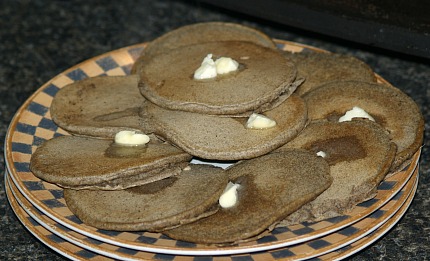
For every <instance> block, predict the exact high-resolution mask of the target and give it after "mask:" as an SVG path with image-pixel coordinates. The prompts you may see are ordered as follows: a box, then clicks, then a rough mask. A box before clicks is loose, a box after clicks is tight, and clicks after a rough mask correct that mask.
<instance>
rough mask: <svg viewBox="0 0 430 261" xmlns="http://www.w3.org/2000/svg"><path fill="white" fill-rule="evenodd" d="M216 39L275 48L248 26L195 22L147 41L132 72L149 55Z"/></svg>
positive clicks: (273, 44) (271, 41)
mask: <svg viewBox="0 0 430 261" xmlns="http://www.w3.org/2000/svg"><path fill="white" fill-rule="evenodd" d="M218 41H248V42H253V43H255V44H259V45H262V46H265V47H269V48H273V49H275V48H276V44H275V43H274V42H273V40H272V39H271V38H270V37H269V36H267V35H266V34H264V33H263V32H261V31H259V30H256V29H254V28H251V27H248V26H244V25H241V24H235V23H226V22H205V23H196V24H191V25H185V26H182V27H179V28H177V29H175V30H172V31H169V32H167V33H165V34H163V35H161V36H160V37H158V38H156V39H154V40H153V41H151V42H149V43H148V44H147V45H146V46H145V49H144V50H143V52H142V54H141V55H140V57H139V58H138V59H137V61H136V62H135V63H134V65H133V68H132V73H139V71H140V68H141V65H142V61H143V60H144V59H148V58H149V57H152V56H156V55H158V54H162V53H164V52H166V51H169V50H172V49H175V48H178V47H182V46H186V45H191V44H198V43H206V42H218Z"/></svg>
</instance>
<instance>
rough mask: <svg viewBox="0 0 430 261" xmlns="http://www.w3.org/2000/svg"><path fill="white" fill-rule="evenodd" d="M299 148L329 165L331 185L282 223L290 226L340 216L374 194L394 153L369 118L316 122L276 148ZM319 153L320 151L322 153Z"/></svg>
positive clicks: (384, 135) (383, 131) (382, 131)
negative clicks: (331, 178) (320, 158)
mask: <svg viewBox="0 0 430 261" xmlns="http://www.w3.org/2000/svg"><path fill="white" fill-rule="evenodd" d="M291 148H301V149H306V150H308V151H311V152H312V153H314V154H315V155H318V154H319V155H321V157H322V158H324V160H326V161H327V162H328V164H329V165H330V174H331V176H332V177H333V184H332V185H331V186H330V187H329V188H328V189H327V190H326V191H324V192H323V193H322V194H321V195H319V196H318V197H317V198H316V199H315V200H313V201H312V202H309V203H308V204H306V205H304V206H303V207H302V208H300V209H299V210H298V211H297V212H295V213H293V214H291V215H290V216H289V217H288V218H286V220H284V221H283V222H282V224H283V225H290V224H295V223H300V222H304V221H307V222H314V221H319V220H322V219H326V218H331V217H335V216H340V215H343V214H345V213H346V212H347V211H348V210H350V209H352V208H353V207H354V206H356V205H357V204H358V203H360V202H363V201H365V200H368V199H370V198H372V197H374V196H375V193H376V191H377V186H378V185H379V183H380V182H381V181H382V180H383V179H384V177H385V176H386V174H387V173H388V172H389V170H390V167H391V164H392V162H393V160H394V156H395V154H396V145H395V144H394V143H393V142H391V140H390V137H389V136H388V133H387V131H386V130H385V129H383V128H382V127H381V126H380V125H378V124H376V123H374V122H372V121H368V120H366V121H364V120H352V121H347V122H341V123H339V122H327V121H318V122H313V123H310V124H309V125H308V126H307V127H306V128H305V129H304V130H303V131H302V132H301V133H300V134H299V135H298V136H297V137H296V138H295V139H293V140H292V141H290V142H289V143H287V144H286V145H284V146H282V147H281V148H279V149H278V150H276V151H282V150H284V149H291ZM321 152H322V153H323V154H322V153H321Z"/></svg>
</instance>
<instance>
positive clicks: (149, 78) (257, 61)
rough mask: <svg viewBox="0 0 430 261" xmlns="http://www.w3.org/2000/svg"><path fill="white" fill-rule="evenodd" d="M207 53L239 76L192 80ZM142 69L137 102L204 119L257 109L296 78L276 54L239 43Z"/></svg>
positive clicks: (166, 56)
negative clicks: (231, 63)
mask: <svg viewBox="0 0 430 261" xmlns="http://www.w3.org/2000/svg"><path fill="white" fill-rule="evenodd" d="M208 53H212V54H213V55H214V57H215V59H216V57H220V56H226V57H230V58H233V59H234V60H236V61H237V62H238V63H239V64H240V65H239V70H238V71H237V72H232V73H229V74H226V75H221V76H218V77H216V78H215V79H206V80H195V79H194V78H193V74H194V71H195V70H196V69H197V68H199V67H200V64H201V63H202V60H203V58H204V57H206V55H207V54H208ZM144 63H145V64H144V66H143V67H142V70H141V73H140V82H139V88H140V91H141V93H142V95H143V96H145V97H146V98H147V99H148V100H150V101H151V102H153V103H155V104H157V105H159V106H161V107H164V108H168V109H173V110H183V111H190V112H199V113H207V114H239V113H242V112H246V111H251V110H254V109H257V108H259V107H260V106H262V105H263V104H266V103H269V102H271V101H273V100H275V99H276V98H278V97H279V95H281V94H283V93H286V92H288V90H289V88H292V83H293V81H294V79H295V77H296V69H295V66H294V64H293V63H291V62H290V61H289V60H288V59H287V58H285V57H284V55H282V53H281V52H280V51H278V50H274V49H270V48H267V47H262V46H261V45H256V44H253V43H250V42H240V41H224V42H211V43H202V44H195V45H188V46H184V47H180V48H176V49H174V50H171V51H170V52H166V53H163V54H160V55H157V56H156V57H155V58H153V59H148V60H145V62H144ZM294 88H295V87H294ZM290 93H291V92H290Z"/></svg>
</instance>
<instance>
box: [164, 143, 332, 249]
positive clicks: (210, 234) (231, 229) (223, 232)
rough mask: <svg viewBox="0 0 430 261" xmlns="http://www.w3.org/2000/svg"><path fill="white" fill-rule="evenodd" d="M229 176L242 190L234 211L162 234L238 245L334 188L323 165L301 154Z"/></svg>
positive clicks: (251, 163)
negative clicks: (329, 188)
mask: <svg viewBox="0 0 430 261" xmlns="http://www.w3.org/2000/svg"><path fill="white" fill-rule="evenodd" d="M227 172H228V174H229V177H230V179H231V180H232V181H233V183H236V184H240V186H239V188H238V190H237V192H238V202H237V203H236V205H235V206H233V207H231V208H220V210H219V211H218V212H217V213H215V214H214V215H212V216H209V217H207V218H205V219H201V220H198V221H196V222H193V223H190V224H187V225H183V226H180V227H177V228H174V229H171V230H166V231H164V233H165V234H166V235H168V236H169V237H171V238H174V239H177V240H183V241H189V242H194V243H205V244H206V243H209V244H211V243H218V244H219V243H238V242H240V241H243V240H245V239H247V238H250V237H255V236H257V235H259V234H260V233H261V232H263V231H265V230H266V229H269V227H271V226H272V225H273V224H275V223H277V222H278V221H279V220H281V219H283V218H285V217H286V216H287V215H288V214H290V213H292V212H293V211H295V210H297V209H298V208H299V207H300V206H302V205H303V204H305V203H307V202H309V201H311V200H313V199H314V198H315V197H316V196H318V195H319V194H320V193H321V192H323V191H324V190H325V189H327V188H328V187H329V186H330V184H331V182H332V178H331V176H330V174H329V166H328V164H327V162H326V161H325V160H323V159H322V158H319V157H317V156H316V155H314V154H312V153H309V152H307V151H304V150H297V149H293V150H289V151H284V152H280V153H270V154H267V155H264V156H262V157H258V158H255V159H251V160H246V161H241V162H240V163H238V164H235V165H233V166H232V167H230V168H229V169H227Z"/></svg>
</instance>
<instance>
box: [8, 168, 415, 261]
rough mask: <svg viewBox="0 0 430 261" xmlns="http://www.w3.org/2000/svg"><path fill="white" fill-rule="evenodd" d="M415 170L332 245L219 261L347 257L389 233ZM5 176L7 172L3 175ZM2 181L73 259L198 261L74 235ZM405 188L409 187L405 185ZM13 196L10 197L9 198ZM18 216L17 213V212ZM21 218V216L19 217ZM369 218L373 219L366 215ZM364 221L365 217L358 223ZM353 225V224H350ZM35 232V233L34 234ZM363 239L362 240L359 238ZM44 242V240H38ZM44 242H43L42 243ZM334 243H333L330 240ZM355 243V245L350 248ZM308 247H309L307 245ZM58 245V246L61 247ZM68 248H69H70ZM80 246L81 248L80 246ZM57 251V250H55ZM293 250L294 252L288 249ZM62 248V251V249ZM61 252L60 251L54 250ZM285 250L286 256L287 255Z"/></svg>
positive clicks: (411, 194) (411, 187)
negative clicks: (391, 196)
mask: <svg viewBox="0 0 430 261" xmlns="http://www.w3.org/2000/svg"><path fill="white" fill-rule="evenodd" d="M418 175H419V174H418V171H415V174H414V177H413V178H412V179H411V180H410V181H409V182H408V184H407V185H406V186H405V188H403V190H402V191H401V192H399V194H400V195H398V196H396V197H397V202H395V203H393V201H391V202H390V203H387V205H386V206H384V207H382V208H381V209H380V211H384V212H385V213H384V214H383V215H376V218H374V220H373V221H372V222H371V223H370V224H368V225H369V226H367V225H366V226H365V227H362V228H361V229H360V231H358V232H357V233H354V234H352V235H350V236H348V237H346V238H343V239H341V240H339V241H338V242H336V243H334V244H331V245H330V246H325V247H323V248H321V249H314V250H313V251H309V252H308V251H307V248H306V247H305V248H303V246H293V247H286V248H283V249H276V250H274V251H270V252H267V253H251V254H249V255H236V256H223V257H222V260H232V261H233V260H236V259H239V258H241V257H242V258H245V257H247V259H246V260H277V259H278V258H282V259H283V260H303V259H309V258H312V260H331V259H332V258H333V257H334V256H336V259H337V258H339V257H346V256H349V255H351V254H353V253H356V252H358V251H359V250H361V249H363V248H364V247H366V246H367V245H368V244H370V243H372V242H374V241H375V240H376V239H378V238H380V237H382V236H383V235H384V234H385V233H386V232H388V231H389V230H390V229H391V228H392V227H393V226H394V224H396V223H397V222H398V220H399V219H400V218H401V216H403V215H404V214H405V212H406V209H407V208H408V207H409V205H410V203H411V201H412V199H413V197H414V195H415V192H416V189H417V184H418ZM6 176H7V174H6ZM5 184H6V187H7V190H8V191H7V194H8V198H9V201H12V200H13V201H16V202H15V203H18V205H17V204H12V202H11V205H13V208H14V211H15V212H16V213H17V212H19V211H17V209H20V210H24V212H25V214H26V216H28V218H30V219H32V220H33V221H34V222H31V223H30V224H28V223H26V224H24V225H25V226H26V227H27V229H28V230H30V232H32V230H35V229H36V226H42V227H43V228H44V229H45V230H46V231H47V232H45V233H44V234H45V235H46V233H52V235H50V236H49V237H51V238H54V239H55V238H57V237H58V238H61V239H58V238H57V239H56V241H55V240H51V241H53V242H48V244H49V245H48V246H49V247H50V248H55V247H56V244H59V243H58V242H61V243H64V242H68V243H72V244H76V245H78V247H79V249H78V251H75V252H74V253H68V252H69V251H66V254H67V256H69V257H73V258H72V259H75V257H76V256H79V257H82V258H85V259H86V260H91V259H92V258H93V257H95V255H96V254H97V255H102V256H99V257H105V256H107V257H109V258H114V259H118V260H149V259H160V258H161V259H166V260H183V261H186V260H198V259H196V258H195V257H191V256H185V257H184V256H167V255H163V256H157V254H154V253H151V252H143V251H129V250H127V249H123V248H121V247H117V246H112V245H107V244H105V243H103V242H97V241H95V240H89V239H88V238H85V237H82V235H79V234H76V233H74V232H73V231H71V230H68V229H66V228H65V227H63V226H58V224H56V222H55V221H53V220H51V219H49V217H47V216H46V215H44V214H43V213H40V212H38V211H37V209H36V208H35V207H34V206H32V205H31V203H29V202H28V201H27V200H26V199H25V197H23V196H22V195H21V194H20V192H19V191H18V190H17V188H16V187H14V184H13V182H12V181H10V178H7V177H5ZM406 187H408V188H406ZM11 197H12V198H13V199H10V198H11ZM17 215H19V213H17ZM21 219H22V217H21V218H20V220H21ZM367 219H372V218H370V217H369V218H367ZM359 223H366V222H365V219H364V220H361V221H359V222H357V224H356V225H359ZM35 224H36V225H35ZM28 226H30V227H28ZM351 227H352V228H353V226H351ZM348 230H351V228H348V229H345V230H344V231H348ZM33 234H34V233H33ZM329 237H332V235H330V236H327V238H329ZM362 239H364V240H362ZM323 240H324V237H323V238H321V239H318V241H320V242H322V241H323ZM41 241H42V242H44V240H41ZM315 242H317V241H313V242H309V243H304V244H305V245H306V244H311V245H312V244H315ZM356 242H360V244H356ZM44 243H45V244H46V242H44ZM332 243H333V242H332ZM353 246H356V247H353ZM297 247H302V253H300V254H296V255H289V254H290V253H294V250H293V249H294V248H297ZM307 247H309V246H307ZM60 248H61V246H60ZM69 248H70V247H69ZM80 248H82V250H81V249H80ZM55 250H56V251H57V249H55ZM291 250H293V251H291ZM63 251H64V250H63ZM57 252H59V253H60V254H61V251H57ZM286 253H288V255H287V254H286ZM204 260H216V257H205V259H204Z"/></svg>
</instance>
